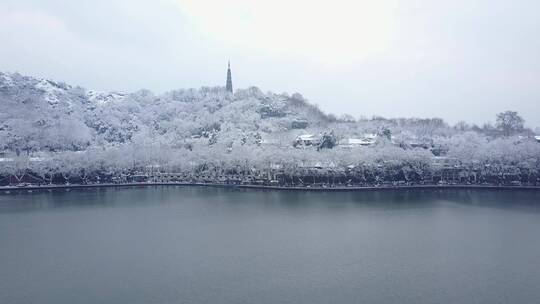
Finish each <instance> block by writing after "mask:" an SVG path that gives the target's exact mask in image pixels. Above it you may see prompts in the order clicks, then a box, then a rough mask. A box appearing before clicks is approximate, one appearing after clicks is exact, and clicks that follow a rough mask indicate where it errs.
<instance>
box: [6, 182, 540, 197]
mask: <svg viewBox="0 0 540 304" xmlns="http://www.w3.org/2000/svg"><path fill="white" fill-rule="evenodd" d="M155 186H177V187H178V186H181V187H211V188H228V189H252V190H278V191H310V192H356V191H381V190H382V191H403V190H449V189H454V190H465V189H471V190H475V189H484V190H532V191H540V186H497V185H401V186H391V185H387V186H351V187H343V186H340V187H288V186H266V185H229V184H213V183H123V184H90V185H82V184H73V185H44V186H37V185H36V186H27V187H17V186H3V187H0V195H2V194H11V193H25V192H26V193H32V192H34V191H52V190H66V191H69V190H72V189H99V188H130V187H135V188H141V187H155Z"/></svg>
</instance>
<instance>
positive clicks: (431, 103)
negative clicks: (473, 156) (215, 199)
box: [0, 0, 540, 127]
mask: <svg viewBox="0 0 540 304" xmlns="http://www.w3.org/2000/svg"><path fill="white" fill-rule="evenodd" d="M228 59H230V60H231V65H232V69H233V83H234V86H235V88H245V87H248V86H258V87H260V88H261V89H262V90H263V91H273V92H276V93H281V92H289V93H294V92H300V93H301V94H302V95H304V96H305V97H306V98H308V99H309V100H310V101H312V102H314V103H317V104H319V106H320V107H321V108H322V109H323V110H325V111H327V112H332V113H335V114H342V113H348V114H351V115H353V116H355V117H360V116H365V117H371V116H372V115H382V116H385V117H442V118H444V119H446V120H448V121H449V122H450V123H455V122H457V121H459V120H466V121H469V122H474V123H483V122H486V121H492V122H493V121H494V117H495V114H496V113H498V112H501V111H504V110H509V109H512V110H516V111H518V112H520V113H521V114H522V116H523V117H524V118H525V119H526V121H527V125H528V126H531V127H537V126H540V1H538V0H514V1H510V0H506V1H503V0H452V1H448V0H444V1H436V0H410V1H398V0H356V1H345V0H332V1H317V0H298V1H294V0H259V1H257V0H226V1H225V0H223V1H218V0H215V1H213V0H92V1H75V0H1V1H0V70H2V71H11V72H20V73H22V74H28V75H32V76H39V77H47V78H52V79H55V80H61V81H65V82H67V83H70V84H78V85H81V86H84V87H87V88H92V89H97V90H103V91H109V90H121V91H134V90H138V89H141V88H147V89H150V90H152V91H155V92H157V93H160V92H164V91H167V90H172V89H177V88H190V87H201V86H216V85H220V86H224V84H225V75H226V66H227V60H228Z"/></svg>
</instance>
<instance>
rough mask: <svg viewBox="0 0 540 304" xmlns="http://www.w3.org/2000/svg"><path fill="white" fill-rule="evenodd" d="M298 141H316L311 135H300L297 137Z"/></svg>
mask: <svg viewBox="0 0 540 304" xmlns="http://www.w3.org/2000/svg"><path fill="white" fill-rule="evenodd" d="M298 139H300V140H314V139H316V137H315V135H313V134H302V135H300V136H298Z"/></svg>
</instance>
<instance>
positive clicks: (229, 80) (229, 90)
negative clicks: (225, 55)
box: [225, 60, 233, 93]
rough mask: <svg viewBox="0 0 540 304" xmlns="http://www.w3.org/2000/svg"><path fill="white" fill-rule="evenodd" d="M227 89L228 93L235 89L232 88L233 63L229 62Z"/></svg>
mask: <svg viewBox="0 0 540 304" xmlns="http://www.w3.org/2000/svg"><path fill="white" fill-rule="evenodd" d="M225 89H226V90H227V92H231V93H232V91H233V88H232V76H231V61H230V60H229V64H228V67H227V84H226V86H225Z"/></svg>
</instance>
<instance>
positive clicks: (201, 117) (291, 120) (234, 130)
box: [0, 72, 330, 152]
mask: <svg viewBox="0 0 540 304" xmlns="http://www.w3.org/2000/svg"><path fill="white" fill-rule="evenodd" d="M0 103H1V104H2V108H3V111H2V112H1V113H0V121H1V122H2V125H1V126H0V135H1V136H0V137H1V142H0V145H1V146H3V147H4V148H7V149H10V150H17V151H19V152H20V151H37V150H81V149H84V148H85V147H88V146H92V145H103V144H110V145H114V144H121V143H126V142H133V141H137V140H138V141H149V140H157V141H159V142H161V143H163V144H167V145H171V146H174V145H177V144H178V143H179V142H184V141H185V140H188V139H191V138H199V137H203V138H207V137H209V136H210V135H209V134H211V133H218V134H220V136H222V137H227V138H235V137H238V138H239V135H238V134H239V133H253V134H255V133H257V132H258V133H272V132H279V131H286V130H290V129H292V128H298V127H303V128H305V127H308V126H310V127H316V126H321V125H324V124H326V123H328V122H329V121H330V119H329V117H328V116H327V115H325V114H324V113H322V112H321V111H320V110H318V108H317V107H315V106H313V105H311V104H309V103H307V102H306V100H304V98H303V97H302V96H301V95H299V94H294V95H292V96H288V95H286V94H273V93H266V94H265V93H262V92H261V91H260V90H259V89H257V88H255V87H253V88H249V89H246V90H238V91H237V92H236V93H235V94H230V93H228V92H226V91H225V90H224V89H223V88H219V87H215V88H201V89H187V90H176V91H171V92H167V93H165V94H162V95H155V94H153V93H152V92H150V91H147V90H141V91H138V92H134V93H123V92H98V91H93V90H86V89H84V88H81V87H78V86H71V85H68V84H65V83H62V82H56V81H53V80H48V79H39V78H34V77H28V76H23V75H20V74H17V73H2V72H0ZM298 122H302V123H301V124H299V123H298ZM238 140H239V139H238Z"/></svg>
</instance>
